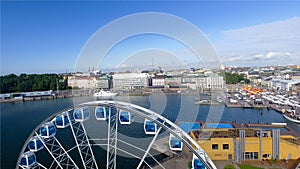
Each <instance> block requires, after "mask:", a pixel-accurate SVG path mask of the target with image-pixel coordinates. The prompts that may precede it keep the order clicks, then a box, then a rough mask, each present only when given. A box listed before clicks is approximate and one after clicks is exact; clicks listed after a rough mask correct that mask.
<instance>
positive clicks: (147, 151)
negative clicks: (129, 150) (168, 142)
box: [137, 127, 164, 168]
mask: <svg viewBox="0 0 300 169" xmlns="http://www.w3.org/2000/svg"><path fill="white" fill-rule="evenodd" d="M160 130H161V127H159V128H158V130H157V132H156V134H155V135H154V137H153V139H152V140H151V142H150V144H149V146H148V148H147V150H146V151H145V154H144V156H143V157H142V158H141V160H140V163H139V165H138V167H137V168H140V167H141V166H142V164H143V162H144V160H145V158H146V157H147V155H148V153H149V151H150V149H151V147H152V145H153V143H154V142H155V140H156V138H157V136H158V134H159V132H160ZM158 164H159V165H160V166H161V167H162V168H164V167H163V166H162V165H161V164H160V163H158Z"/></svg>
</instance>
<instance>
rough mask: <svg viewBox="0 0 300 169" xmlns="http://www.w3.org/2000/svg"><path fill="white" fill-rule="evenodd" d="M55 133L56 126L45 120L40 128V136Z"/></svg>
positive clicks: (44, 136)
mask: <svg viewBox="0 0 300 169" xmlns="http://www.w3.org/2000/svg"><path fill="white" fill-rule="evenodd" d="M55 134H56V128H55V125H54V124H53V122H47V123H45V124H44V125H42V127H41V128H40V135H41V137H42V138H50V137H52V136H54V135H55Z"/></svg>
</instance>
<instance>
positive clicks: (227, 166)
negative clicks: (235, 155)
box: [224, 164, 235, 169]
mask: <svg viewBox="0 0 300 169" xmlns="http://www.w3.org/2000/svg"><path fill="white" fill-rule="evenodd" d="M224 169H235V168H234V166H233V165H231V164H228V165H226V166H225V167H224Z"/></svg>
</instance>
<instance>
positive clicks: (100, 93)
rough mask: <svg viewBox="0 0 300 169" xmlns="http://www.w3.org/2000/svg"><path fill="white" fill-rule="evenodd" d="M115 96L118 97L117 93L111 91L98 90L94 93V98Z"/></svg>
mask: <svg viewBox="0 0 300 169" xmlns="http://www.w3.org/2000/svg"><path fill="white" fill-rule="evenodd" d="M116 95H118V93H114V92H111V91H104V90H100V91H98V92H95V93H94V97H113V96H116Z"/></svg>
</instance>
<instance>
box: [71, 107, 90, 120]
mask: <svg viewBox="0 0 300 169" xmlns="http://www.w3.org/2000/svg"><path fill="white" fill-rule="evenodd" d="M73 117H74V120H75V121H76V122H84V121H85V120H88V119H89V118H90V110H89V108H88V107H83V108H79V109H75V110H74V112H73Z"/></svg>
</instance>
